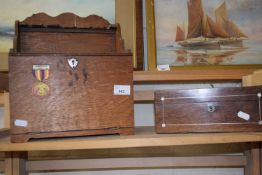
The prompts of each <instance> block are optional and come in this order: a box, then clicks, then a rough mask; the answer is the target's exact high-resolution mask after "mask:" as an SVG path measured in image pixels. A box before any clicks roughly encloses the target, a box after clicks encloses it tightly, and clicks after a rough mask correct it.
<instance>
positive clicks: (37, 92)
mask: <svg viewBox="0 0 262 175" xmlns="http://www.w3.org/2000/svg"><path fill="white" fill-rule="evenodd" d="M71 15H72V14H71ZM76 18H77V17H76ZM41 19H42V18H41ZM59 19H60V18H59ZM69 19H70V18H69ZM73 19H75V18H73ZM27 20H28V19H27ZM55 20H57V17H56V18H50V19H49V18H48V20H47V21H44V22H43V23H45V24H44V25H39V24H37V26H36V25H32V24H30V25H29V24H26V25H25V22H22V25H21V26H20V27H21V28H23V29H21V28H20V27H19V25H18V30H17V31H19V30H20V29H21V30H22V31H25V33H24V34H23V35H25V36H27V35H28V36H30V35H31V34H32V35H33V34H36V33H35V31H37V32H40V33H41V34H40V37H37V35H38V34H37V35H36V36H35V37H29V38H27V40H22V41H21V38H23V37H21V36H20V40H19V39H18V41H19V42H20V46H19V47H15V49H14V50H13V52H11V53H10V55H9V73H10V74H9V76H10V78H9V79H10V99H11V122H12V124H11V125H12V126H11V127H12V129H11V134H12V137H11V139H12V142H25V141H28V139H30V138H46V137H71V136H84V135H104V134H133V132H134V117H133V116H134V114H133V65H132V54H130V53H128V52H125V51H124V48H123V42H122V44H120V43H121V42H120V41H121V40H122V39H121V36H120V35H119V31H118V30H119V28H118V27H117V28H113V29H112V28H111V27H110V26H111V25H110V26H108V27H100V28H97V27H96V28H89V27H85V25H84V24H90V23H92V21H93V20H91V21H90V19H85V20H86V21H85V20H84V21H82V22H83V24H81V26H80V27H78V28H77V27H70V26H67V27H64V26H63V23H61V21H59V24H61V25H60V26H56V25H55V26H52V27H50V26H47V25H46V23H52V21H55ZM100 20H101V19H100V18H96V20H95V22H97V23H99V21H100ZM25 21H26V20H25ZM37 21H39V20H37ZM55 22H56V21H55ZM78 23H79V24H80V22H78ZM78 23H77V24H78ZM18 24H19V23H18ZM61 26H62V27H61ZM25 27H26V29H25ZM35 27H37V30H35ZM49 29H51V30H49ZM21 30H20V32H21ZM75 30H76V31H75ZM89 30H90V31H89ZM96 30H97V33H96ZM107 30H108V31H107ZM42 32H43V33H46V37H49V35H51V34H52V35H54V36H59V37H60V36H61V37H62V38H67V37H68V38H74V35H75V34H76V35H78V36H79V38H80V39H79V40H78V39H76V40H71V39H68V41H67V40H62V39H61V40H60V41H59V42H65V45H64V44H62V43H59V42H56V40H55V39H54V38H52V39H51V38H50V40H52V43H50V44H51V45H52V47H54V49H53V50H52V49H51V48H52V47H50V50H49V49H46V50H45V52H46V53H42V51H43V50H41V48H42V46H43V45H44V46H48V43H45V42H46V40H47V38H45V37H44V35H42ZM101 32H102V33H101ZM67 34H70V35H69V36H67ZM94 34H95V36H100V35H102V36H101V37H98V38H99V39H101V38H102V40H103V39H105V38H107V37H109V36H110V38H111V39H112V40H111V41H110V42H108V43H106V42H102V40H101V41H100V42H101V43H100V44H99V43H95V42H93V41H96V42H98V41H97V40H96V39H95V38H92V37H95V36H93V35H94ZM82 35H83V38H81V36H82ZM90 36H91V38H90ZM59 37H58V38H59ZM30 38H31V39H30ZM43 38H44V43H42V45H41V44H38V46H37V45H35V46H34V48H32V47H31V46H30V47H28V48H29V49H30V48H31V49H32V50H27V49H28V48H27V49H25V48H26V46H25V45H26V43H31V44H30V45H32V43H34V42H35V41H36V40H38V39H39V41H38V42H40V43H41V42H42V39H43ZM88 38H89V39H90V40H91V41H90V43H89V42H87V41H86V40H88ZM45 39H46V40H45ZM92 39H93V40H92ZM48 40H49V39H48ZM113 41H114V42H113ZM117 41H118V42H120V43H118V44H116V43H117ZM21 42H22V44H21ZM23 42H26V43H23ZM50 42H51V41H50ZM69 42H70V43H69ZM78 42H79V43H78ZM111 42H113V43H111ZM95 44H96V46H95V47H94V48H92V47H93V46H92V45H95ZM33 45H34V44H33ZM65 46H66V47H65ZM89 46H90V47H89ZM120 46H121V47H120ZM75 47H77V48H75ZM81 47H82V48H81ZM99 47H100V49H99ZM67 48H69V49H67ZM112 48H113V50H111V49H112ZM68 50H70V53H69V51H68ZM53 51H54V52H53ZM31 52H32V53H31ZM56 52H57V53H56Z"/></svg>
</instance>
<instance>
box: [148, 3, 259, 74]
mask: <svg viewBox="0 0 262 175" xmlns="http://www.w3.org/2000/svg"><path fill="white" fill-rule="evenodd" d="M261 6H262V1H261V0H249V1H245V0H165V1H162V0H146V10H147V33H148V38H147V39H148V65H149V70H155V69H156V67H157V66H158V65H167V64H168V65H169V66H170V67H171V69H172V70H176V69H185V70H192V69H244V68H245V69H246V68H250V69H259V68H262V21H261V18H262V13H261Z"/></svg>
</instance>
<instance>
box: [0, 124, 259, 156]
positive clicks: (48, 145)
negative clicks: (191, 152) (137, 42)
mask: <svg viewBox="0 0 262 175" xmlns="http://www.w3.org/2000/svg"><path fill="white" fill-rule="evenodd" d="M261 141H262V132H238V133H197V134H196V133H195V134H156V133H155V131H154V128H152V127H139V128H136V131H135V135H131V136H118V135H107V136H93V137H74V138H59V139H40V140H39V139H36V140H32V141H29V142H26V143H11V142H10V138H9V137H6V138H2V139H0V151H52V150H88V149H89V150H94V149H113V148H141V147H155V148H157V147H158V148H159V147H162V146H179V145H197V144H198V145H202V144H219V143H223V144H226V143H243V142H261Z"/></svg>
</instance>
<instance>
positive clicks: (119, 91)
mask: <svg viewBox="0 0 262 175" xmlns="http://www.w3.org/2000/svg"><path fill="white" fill-rule="evenodd" d="M114 95H130V86H129V85H114Z"/></svg>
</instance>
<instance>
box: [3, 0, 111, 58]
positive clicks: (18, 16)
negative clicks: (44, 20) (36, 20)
mask: <svg viewBox="0 0 262 175" xmlns="http://www.w3.org/2000/svg"><path fill="white" fill-rule="evenodd" d="M0 4H1V5H0V11H1V14H0V59H1V53H7V52H9V49H10V48H12V45H13V43H12V41H13V36H14V24H15V20H20V21H22V20H24V19H25V18H26V17H29V16H31V15H33V14H35V13H39V12H45V13H47V14H48V15H51V16H57V15H59V14H61V13H64V12H71V13H75V14H76V15H78V16H81V17H86V16H88V15H91V14H97V15H99V16H102V17H103V18H105V19H107V20H108V21H109V22H110V23H115V0H96V1H94V0H1V2H0Z"/></svg>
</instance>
